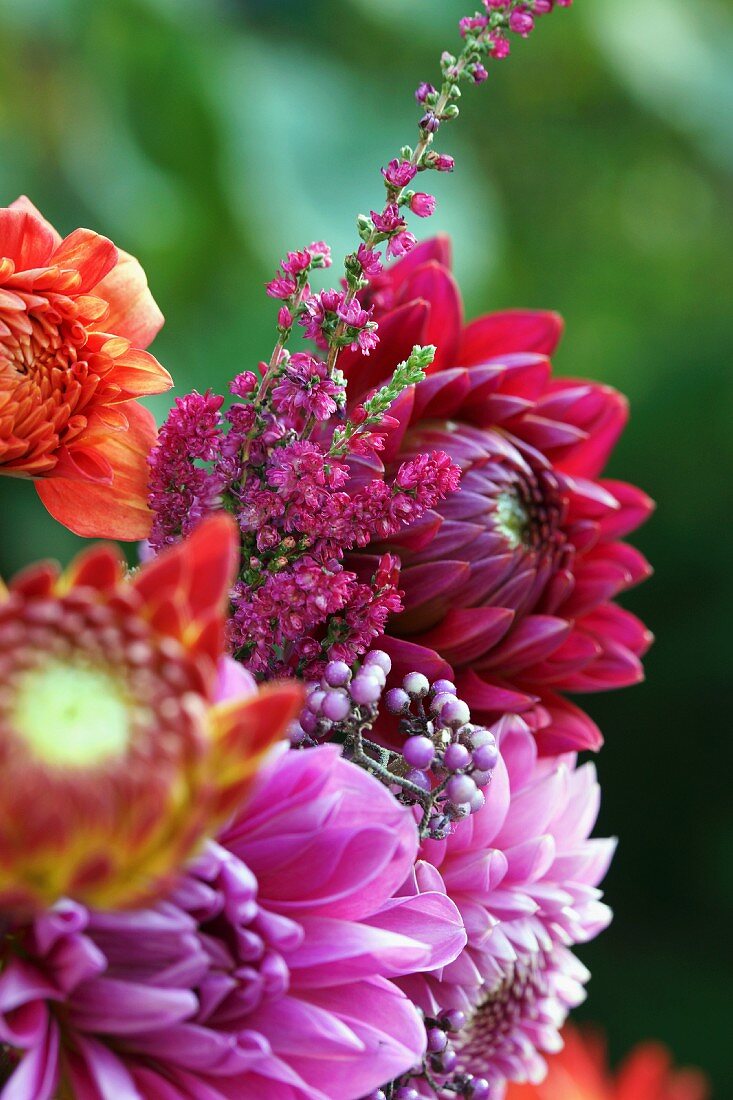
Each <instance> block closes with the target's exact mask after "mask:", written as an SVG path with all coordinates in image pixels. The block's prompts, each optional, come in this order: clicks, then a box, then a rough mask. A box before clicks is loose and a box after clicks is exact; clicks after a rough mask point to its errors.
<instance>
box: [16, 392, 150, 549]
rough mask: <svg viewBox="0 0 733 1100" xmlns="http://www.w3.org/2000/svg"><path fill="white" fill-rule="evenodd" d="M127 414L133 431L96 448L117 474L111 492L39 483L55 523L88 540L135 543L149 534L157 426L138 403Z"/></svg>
mask: <svg viewBox="0 0 733 1100" xmlns="http://www.w3.org/2000/svg"><path fill="white" fill-rule="evenodd" d="M124 411H125V416H126V417H127V419H128V421H129V430H128V431H126V432H113V433H111V434H110V435H109V436H108V437H107V438H106V439H104V440H103V441H101V442H100V443H98V444H96V450H97V452H98V453H99V454H100V456H101V457H103V458H104V459H106V460H107V461H108V462H109V464H110V465H111V467H112V469H113V471H114V479H113V482H112V485H111V486H106V485H98V484H93V483H90V482H80V481H72V480H69V479H68V478H62V477H59V478H47V479H45V480H41V481H37V482H36V489H37V491H38V495H39V496H40V498H41V500H42V501H43V503H44V504H45V506H46V508H47V509H48V511H49V512H50V513H51V515H52V516H53V517H54V519H57V520H58V521H59V523H63V524H64V526H65V527H68V528H69V530H70V531H73V532H74V534H76V535H81V536H82V537H84V538H110V539H121V540H123V541H126V542H131V541H135V540H138V539H144V538H147V536H148V534H149V533H150V525H151V518H152V517H151V513H150V510H149V508H148V504H147V493H148V473H149V470H148V462H147V459H148V455H149V453H150V451H151V449H152V447H153V444H154V443H155V437H156V427H155V420H154V418H153V416H152V414H151V413H150V412H149V411H148V410H147V409H144V408H143V407H142V405H138V404H137V402H134V401H130V402H129V404H127V405H125V407H124Z"/></svg>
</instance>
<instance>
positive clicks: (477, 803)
mask: <svg viewBox="0 0 733 1100" xmlns="http://www.w3.org/2000/svg"><path fill="white" fill-rule="evenodd" d="M485 805H486V795H485V794H484V792H483V791H479V790H477V791H476V794H475V795H474V796H473V798H472V799H471V801H470V802H469V806H470V807H471V813H472V814H477V813H478V812H479V810H483V808H484V806H485Z"/></svg>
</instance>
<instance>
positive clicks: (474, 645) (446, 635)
mask: <svg viewBox="0 0 733 1100" xmlns="http://www.w3.org/2000/svg"><path fill="white" fill-rule="evenodd" d="M513 620H514V612H513V611H512V610H510V608H508V607H470V608H463V609H461V610H454V611H449V612H448V614H447V615H446V616H445V619H444V620H443V622H442V623H441V624H440V626H438V627H436V628H435V630H431V631H430V633H429V634H424V635H423V636H422V637H421V638H420V641H421V642H422V643H423V645H427V646H429V647H430V648H431V649H434V650H436V652H438V653H441V654H442V655H444V656H445V658H446V660H447V661H450V662H451V664H460V665H465V664H468V663H470V662H471V661H475V660H476V659H477V658H479V657H482V656H483V655H484V654H485V653H488V651H489V650H490V649H493V647H494V646H495V645H496V644H497V643H498V642H499V641H500V640H501V639H502V638H503V637H504V635H505V634H506V632H507V631H508V630H509V627H510V626H511V625H512V622H513Z"/></svg>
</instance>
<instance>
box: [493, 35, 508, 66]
mask: <svg viewBox="0 0 733 1100" xmlns="http://www.w3.org/2000/svg"><path fill="white" fill-rule="evenodd" d="M489 38H490V39H491V56H492V57H495V58H496V59H497V60H498V61H501V60H502V59H503V58H505V57H508V56H509V54H510V53H511V44H510V42H509V39H508V38H506V37H505V36H504V35H503V34H502V33H501V32H500V31H492V32H491V34H490V35H489Z"/></svg>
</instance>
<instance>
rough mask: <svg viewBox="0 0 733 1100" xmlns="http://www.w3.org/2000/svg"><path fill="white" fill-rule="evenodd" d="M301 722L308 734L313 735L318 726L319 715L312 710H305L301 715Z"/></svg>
mask: <svg viewBox="0 0 733 1100" xmlns="http://www.w3.org/2000/svg"><path fill="white" fill-rule="evenodd" d="M300 724H301V726H302V727H303V729H304V730H305V732H306V733H307V734H310V735H313V734H314V733H315V732H316V729H317V728H318V717H317V715H315V714H314V713H313V711H312V710H304V711H303V713H302V714H301V716H300Z"/></svg>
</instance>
